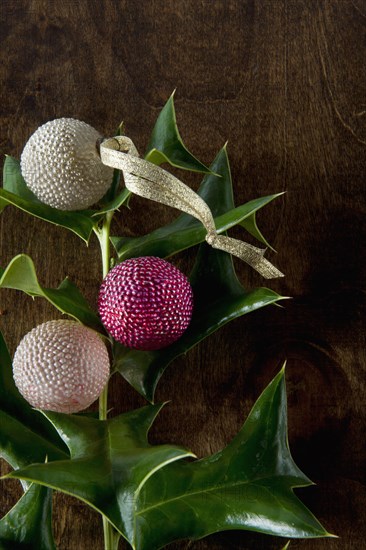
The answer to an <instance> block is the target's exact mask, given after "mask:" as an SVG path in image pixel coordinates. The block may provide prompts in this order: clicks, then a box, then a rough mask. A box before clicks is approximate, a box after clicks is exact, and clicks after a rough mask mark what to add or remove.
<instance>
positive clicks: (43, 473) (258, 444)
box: [8, 369, 330, 550]
mask: <svg viewBox="0 0 366 550" xmlns="http://www.w3.org/2000/svg"><path fill="white" fill-rule="evenodd" d="M159 408H160V407H157V406H148V407H144V408H143V409H139V410H137V411H132V412H130V413H126V414H124V415H121V416H119V417H117V418H114V419H112V420H108V421H97V420H93V419H87V418H81V417H77V416H68V415H61V414H56V413H48V414H47V416H48V418H49V419H50V420H51V421H52V423H53V424H54V425H55V427H56V429H57V430H58V431H59V433H60V435H62V437H63V439H64V440H65V442H67V444H68V446H69V448H70V452H71V460H68V461H66V460H65V461H59V462H53V463H50V464H38V465H37V464H34V465H30V466H28V467H27V468H23V469H22V470H20V471H16V472H12V473H11V474H9V476H8V477H16V478H20V479H25V480H28V481H38V482H39V483H41V484H44V485H48V486H50V487H54V488H57V489H60V490H62V491H64V492H66V493H70V494H72V495H74V496H76V497H78V498H80V499H82V500H84V501H85V502H87V503H88V504H90V505H91V506H92V507H93V508H96V509H97V510H99V511H100V512H102V513H103V514H104V515H105V516H106V517H108V519H109V520H110V521H111V523H112V524H113V525H114V526H115V527H116V528H117V529H118V530H119V531H120V532H121V534H123V535H124V537H125V538H126V539H127V540H128V541H129V542H130V544H131V545H132V547H133V548H134V549H136V550H158V549H159V548H163V547H164V546H165V545H167V544H169V543H170V542H172V541H174V540H178V539H185V538H189V539H198V538H201V537H204V536H206V535H208V534H211V533H214V532H217V531H223V530H230V529H245V530H252V531H258V532H262V533H268V534H272V535H280V536H284V537H291V538H297V537H301V538H307V537H324V536H330V535H329V533H327V532H326V531H325V529H324V528H323V527H322V526H321V525H320V523H319V522H318V521H317V520H316V518H315V517H314V516H313V515H312V514H311V512H310V511H309V510H308V509H307V508H306V507H305V506H304V505H303V504H302V503H301V502H300V500H299V499H298V498H297V497H296V496H295V495H294V493H293V488H294V487H302V486H307V485H310V484H311V482H310V480H309V479H308V478H307V477H306V476H305V475H304V474H303V473H302V472H301V471H300V470H299V468H298V467H297V466H296V464H295V463H294V461H293V460H292V457H291V454H290V451H289V448H288V442H287V410H286V392H285V381H284V370H283V369H282V371H281V372H280V373H279V374H278V375H277V376H276V377H275V379H274V380H273V381H272V382H271V383H270V384H269V386H268V387H267V388H266V389H265V391H264V392H263V393H262V395H261V396H260V398H259V399H258V400H257V402H256V403H255V405H254V407H253V409H252V411H251V413H250V414H249V417H248V419H247V420H246V422H245V424H244V426H243V428H242V429H241V430H240V432H239V433H238V435H237V436H236V437H235V438H234V439H233V440H232V441H231V442H230V443H229V444H228V446H227V447H226V448H225V449H224V450H222V451H220V452H218V453H216V454H214V455H212V456H210V457H207V458H204V459H201V460H196V461H193V462H188V461H185V460H179V461H177V460H178V459H179V458H184V457H185V456H188V455H189V453H187V452H186V451H184V450H182V449H178V448H176V447H168V446H157V447H150V446H149V445H148V443H147V439H146V432H147V431H148V429H149V427H150V425H151V423H152V422H153V420H154V418H155V415H156V414H157V412H158V410H159ZM175 461H177V462H175Z"/></svg>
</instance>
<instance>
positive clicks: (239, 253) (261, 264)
mask: <svg viewBox="0 0 366 550" xmlns="http://www.w3.org/2000/svg"><path fill="white" fill-rule="evenodd" d="M206 241H207V242H208V244H210V245H211V246H212V248H216V249H218V250H223V251H224V252H228V253H229V254H232V255H233V256H236V257H237V258H240V259H241V260H243V261H244V262H246V263H247V264H248V265H250V266H251V267H252V268H253V269H254V270H255V271H257V272H258V273H260V275H262V277H264V278H265V279H276V278H278V277H284V274H283V273H281V271H279V269H277V267H275V266H274V265H273V264H271V262H269V261H268V260H267V258H265V257H264V252H265V251H264V250H263V249H261V248H257V247H256V246H253V245H251V244H249V243H246V242H244V241H239V240H238V239H233V238H232V237H225V236H223V235H217V234H212V233H211V234H207V236H206Z"/></svg>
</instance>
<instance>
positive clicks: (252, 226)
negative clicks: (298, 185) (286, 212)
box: [239, 193, 283, 252]
mask: <svg viewBox="0 0 366 550" xmlns="http://www.w3.org/2000/svg"><path fill="white" fill-rule="evenodd" d="M279 195H283V193H279ZM279 195H276V196H279ZM239 223H240V225H241V226H242V227H244V229H246V230H247V231H248V233H250V234H251V235H253V237H255V238H256V239H257V240H258V241H259V242H260V243H262V244H264V245H265V246H268V248H270V249H271V250H273V251H274V252H276V251H275V249H274V248H273V246H271V245H270V244H269V242H268V241H267V239H266V238H265V237H264V236H263V233H262V232H261V231H260V229H259V227H258V225H257V219H256V212H253V213H252V214H250V215H249V216H248V217H246V218H244V219H243V220H241V221H240V222H239Z"/></svg>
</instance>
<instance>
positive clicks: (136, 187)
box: [100, 136, 283, 279]
mask: <svg viewBox="0 0 366 550" xmlns="http://www.w3.org/2000/svg"><path fill="white" fill-rule="evenodd" d="M100 157H101V160H102V162H103V164H106V165H107V166H110V167H112V168H118V169H119V170H122V172H123V177H124V181H125V185H126V188H127V189H128V190H129V191H131V192H132V193H135V194H136V195H139V196H140V197H143V198H145V199H150V200H153V201H156V202H160V203H162V204H166V205H168V206H172V207H173V208H177V209H178V210H181V211H182V212H186V213H187V214H190V215H191V216H193V217H194V218H196V219H198V220H199V221H200V222H201V223H202V224H203V226H204V227H205V229H206V231H207V235H206V241H207V243H208V244H210V245H211V246H212V247H213V248H217V249H219V250H223V251H225V252H228V253H229V254H233V255H234V256H237V257H238V258H240V259H242V260H244V261H245V262H246V263H247V264H249V265H250V266H251V267H252V268H253V269H255V270H256V271H258V273H260V274H261V275H262V276H263V277H265V278H266V279H274V278H276V277H283V273H281V271H279V270H278V269H277V268H276V267H275V266H274V265H272V264H271V263H270V262H269V261H268V260H267V259H266V258H264V256H263V255H264V253H265V250H263V249H261V248H257V247H255V246H252V245H251V244H248V243H246V242H244V241H239V240H238V239H233V238H231V237H226V236H224V235H218V233H217V231H216V227H215V221H214V218H213V215H212V212H211V210H210V208H209V206H208V204H207V203H205V201H204V200H203V199H202V198H201V197H200V196H199V195H197V193H195V192H194V191H193V190H192V189H190V188H189V187H188V186H187V185H186V184H185V183H183V182H182V181H180V180H179V179H178V178H176V177H175V176H173V175H172V174H169V172H166V170H163V169H162V168H160V167H159V166H156V165H155V164H152V163H151V162H148V161H146V160H143V159H141V158H140V157H139V154H138V152H137V149H136V147H135V145H134V144H133V142H132V141H131V140H130V138H128V137H127V136H116V137H114V138H109V139H106V140H104V141H102V143H101V144H100Z"/></svg>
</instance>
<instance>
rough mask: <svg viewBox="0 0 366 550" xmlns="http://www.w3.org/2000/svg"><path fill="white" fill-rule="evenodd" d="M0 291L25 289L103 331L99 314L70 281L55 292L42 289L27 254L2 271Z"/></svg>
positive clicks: (16, 258)
mask: <svg viewBox="0 0 366 550" xmlns="http://www.w3.org/2000/svg"><path fill="white" fill-rule="evenodd" d="M0 288H13V289H16V290H22V291H23V292H25V293H26V294H28V295H29V296H32V297H33V298H34V297H42V298H46V300H48V301H49V302H50V303H51V304H52V305H54V306H55V307H56V308H57V309H58V310H59V311H61V312H62V313H65V314H67V315H69V316H70V317H73V318H74V319H76V320H78V321H80V322H81V323H83V324H84V325H87V326H89V327H91V328H94V329H95V330H98V331H102V332H103V331H104V329H103V325H102V324H101V322H100V320H99V317H98V316H97V314H96V313H95V312H94V311H93V310H92V309H91V307H90V306H89V304H88V302H87V301H86V300H85V298H84V296H83V295H82V294H81V293H80V291H79V289H78V288H77V287H76V286H75V285H74V284H73V283H72V282H71V281H70V280H69V279H68V278H66V279H64V280H63V281H62V283H61V284H60V286H59V287H58V288H56V289H55V288H45V287H42V286H41V285H40V284H39V282H38V278H37V274H36V270H35V267H34V263H33V261H32V259H31V258H30V257H29V256H27V255H26V254H19V255H18V256H15V258H13V259H12V260H11V262H10V263H9V265H8V266H7V268H6V269H5V270H1V271H0Z"/></svg>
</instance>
